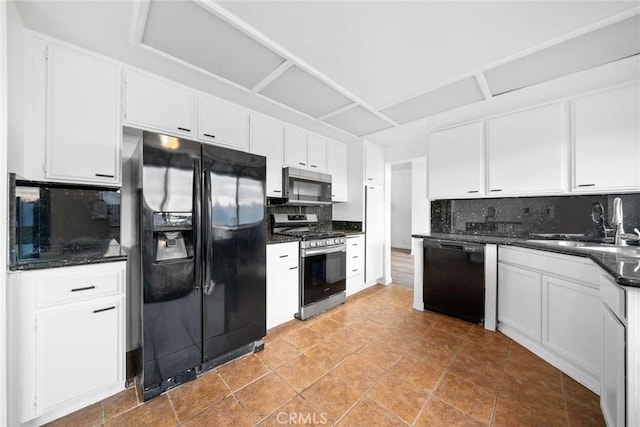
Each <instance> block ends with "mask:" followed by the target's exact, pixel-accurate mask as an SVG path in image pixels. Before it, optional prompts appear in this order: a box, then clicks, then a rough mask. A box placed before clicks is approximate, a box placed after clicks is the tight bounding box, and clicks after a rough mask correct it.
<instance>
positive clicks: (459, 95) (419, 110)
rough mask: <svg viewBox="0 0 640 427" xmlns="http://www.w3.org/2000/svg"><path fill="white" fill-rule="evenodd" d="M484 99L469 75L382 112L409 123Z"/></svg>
mask: <svg viewBox="0 0 640 427" xmlns="http://www.w3.org/2000/svg"><path fill="white" fill-rule="evenodd" d="M483 99H484V96H483V95H482V91H481V90H480V87H479V86H478V83H477V81H476V79H475V78H474V77H468V78H466V79H463V80H460V81H457V82H455V83H451V84H448V85H446V86H443V87H440V88H438V89H435V90H432V91H430V92H427V93H425V94H422V95H419V96H416V97H414V98H411V99H407V100H406V101H403V102H400V103H398V104H395V105H392V106H390V107H388V108H385V109H383V110H381V112H382V113H383V114H384V115H386V116H388V117H390V118H391V119H393V120H395V121H396V122H398V123H407V122H410V121H412V120H416V119H420V118H422V117H426V116H431V115H433V114H438V113H441V112H443V111H447V110H452V109H454V108H457V107H462V106H463V105H468V104H472V103H474V102H478V101H482V100H483Z"/></svg>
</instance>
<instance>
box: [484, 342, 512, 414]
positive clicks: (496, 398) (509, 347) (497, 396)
mask: <svg viewBox="0 0 640 427" xmlns="http://www.w3.org/2000/svg"><path fill="white" fill-rule="evenodd" d="M510 349H511V341H509V344H508V345H507V354H506V355H505V358H504V366H503V367H502V375H500V384H499V385H498V392H497V393H496V396H495V401H494V402H493V410H492V411H491V418H490V419H489V426H493V425H494V424H495V421H496V413H497V412H498V399H499V398H500V392H502V385H503V383H504V376H505V373H506V370H507V359H508V358H509V350H510Z"/></svg>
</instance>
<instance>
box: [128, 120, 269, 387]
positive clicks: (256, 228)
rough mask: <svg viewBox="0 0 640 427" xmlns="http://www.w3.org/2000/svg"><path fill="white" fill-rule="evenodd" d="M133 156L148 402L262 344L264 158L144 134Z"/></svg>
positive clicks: (264, 278)
mask: <svg viewBox="0 0 640 427" xmlns="http://www.w3.org/2000/svg"><path fill="white" fill-rule="evenodd" d="M136 157H137V161H138V164H139V165H140V168H139V170H138V174H139V182H140V187H139V202H140V252H139V255H140V267H141V274H140V276H141V287H142V289H141V296H142V298H141V300H142V304H141V305H142V319H141V320H142V346H141V347H142V351H141V352H140V356H139V357H140V358H141V360H140V361H139V364H140V365H141V366H142V373H141V376H142V387H143V396H144V400H148V399H150V398H152V397H155V396H157V395H158V394H160V393H162V392H163V391H165V390H167V389H169V388H171V387H173V386H175V385H177V384H180V383H182V382H185V381H188V380H191V379H194V378H195V376H196V373H197V372H198V371H200V370H202V369H209V368H212V367H214V366H217V365H219V364H221V363H224V362H226V361H228V360H231V359H233V358H235V357H237V356H240V355H242V354H245V353H248V352H251V351H258V350H261V349H262V348H263V346H264V344H263V341H262V339H263V337H264V336H265V334H266V271H265V270H266V246H265V245H266V226H265V216H266V215H265V213H266V212H265V210H266V208H265V200H266V198H265V177H266V159H265V157H263V156H259V155H254V154H250V153H245V152H241V151H236V150H231V149H227V148H222V147H217V146H211V145H205V144H200V143H198V142H195V141H190V140H186V139H181V138H175V137H172V136H166V135H159V134H155V133H151V132H144V133H143V137H142V143H141V144H140V145H139V149H138V150H137V153H136Z"/></svg>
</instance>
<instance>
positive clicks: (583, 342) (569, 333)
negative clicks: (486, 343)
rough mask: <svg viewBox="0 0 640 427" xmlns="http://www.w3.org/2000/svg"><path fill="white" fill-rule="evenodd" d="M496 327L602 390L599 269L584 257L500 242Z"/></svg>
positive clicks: (591, 385)
mask: <svg viewBox="0 0 640 427" xmlns="http://www.w3.org/2000/svg"><path fill="white" fill-rule="evenodd" d="M498 260H499V263H498V322H499V326H498V329H499V330H500V331H501V332H502V333H504V334H505V335H507V336H508V337H510V338H512V339H513V340H514V341H517V342H518V343H519V344H521V345H523V346H524V347H526V348H528V349H529V350H531V351H532V352H534V353H535V354H537V355H538V356H540V357H542V358H543V359H544V360H546V361H547V362H549V363H550V364H552V365H553V366H555V367H556V368H558V369H560V370H561V371H562V372H564V373H565V374H567V375H569V376H570V377H572V378H574V379H575V380H576V381H579V382H580V383H582V384H584V385H585V386H586V387H588V388H589V389H590V390H592V391H593V392H594V393H599V392H600V376H601V370H602V368H601V358H602V336H603V335H602V334H603V328H602V308H601V304H600V290H599V289H600V283H599V282H600V275H601V270H600V268H598V267H597V266H596V265H595V264H594V263H593V262H592V261H591V260H589V259H588V258H585V257H580V256H572V255H564V254H556V253H553V252H547V251H539V250H534V249H525V248H518V247H504V246H501V247H500V248H499V251H498Z"/></svg>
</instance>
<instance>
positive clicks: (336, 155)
mask: <svg viewBox="0 0 640 427" xmlns="http://www.w3.org/2000/svg"><path fill="white" fill-rule="evenodd" d="M326 158H327V173H328V174H329V175H331V200H332V201H334V202H346V201H347V146H346V145H345V144H342V143H339V142H335V141H330V140H327V154H326Z"/></svg>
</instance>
